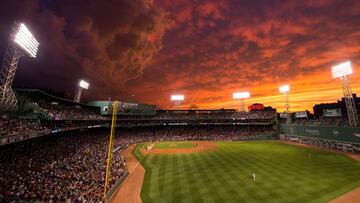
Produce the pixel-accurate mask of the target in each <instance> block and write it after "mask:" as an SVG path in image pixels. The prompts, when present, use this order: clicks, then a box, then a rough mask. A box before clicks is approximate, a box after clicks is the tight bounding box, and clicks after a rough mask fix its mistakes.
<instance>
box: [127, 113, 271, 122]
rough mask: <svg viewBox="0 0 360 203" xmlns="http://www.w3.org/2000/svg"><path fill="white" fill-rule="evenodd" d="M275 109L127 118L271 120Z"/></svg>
mask: <svg viewBox="0 0 360 203" xmlns="http://www.w3.org/2000/svg"><path fill="white" fill-rule="evenodd" d="M275 115H276V114H275V112H274V111H250V112H223V113H157V114H156V115H154V116H142V117H141V116H127V117H124V118H123V119H125V120H165V121H166V120H177V121H190V120H213V121H214V120H215V121H216V120H217V121H221V120H271V119H273V118H274V117H275Z"/></svg>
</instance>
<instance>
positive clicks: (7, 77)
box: [0, 22, 40, 111]
mask: <svg viewBox="0 0 360 203" xmlns="http://www.w3.org/2000/svg"><path fill="white" fill-rule="evenodd" d="M39 45H40V43H39V42H38V41H37V40H36V39H35V37H34V36H33V34H32V33H31V32H30V30H29V29H28V28H27V27H26V25H25V24H24V23H17V22H15V23H14V25H13V27H12V31H11V33H10V40H9V45H8V47H7V49H6V53H5V57H4V60H3V63H2V65H1V70H0V111H1V110H2V111H14V110H16V109H17V103H18V101H17V98H16V96H15V93H14V91H13V89H12V84H13V80H14V77H15V73H16V69H17V65H18V62H19V58H20V57H22V56H24V55H28V56H30V57H32V58H35V57H36V54H37V51H38V48H39Z"/></svg>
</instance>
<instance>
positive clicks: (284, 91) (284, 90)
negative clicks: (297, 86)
mask: <svg viewBox="0 0 360 203" xmlns="http://www.w3.org/2000/svg"><path fill="white" fill-rule="evenodd" d="M289 91H290V85H283V86H280V87H279V92H280V93H282V94H284V96H285V113H286V122H287V123H291V115H290V104H289V94H288V93H289Z"/></svg>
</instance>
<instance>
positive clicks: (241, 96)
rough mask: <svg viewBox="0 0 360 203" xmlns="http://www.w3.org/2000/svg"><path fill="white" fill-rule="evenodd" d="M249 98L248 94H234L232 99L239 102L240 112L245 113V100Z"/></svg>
mask: <svg viewBox="0 0 360 203" xmlns="http://www.w3.org/2000/svg"><path fill="white" fill-rule="evenodd" d="M247 98H250V92H234V93H233V99H236V100H240V111H246V108H245V99H247Z"/></svg>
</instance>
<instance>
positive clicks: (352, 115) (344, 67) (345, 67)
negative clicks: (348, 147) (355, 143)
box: [331, 61, 359, 127]
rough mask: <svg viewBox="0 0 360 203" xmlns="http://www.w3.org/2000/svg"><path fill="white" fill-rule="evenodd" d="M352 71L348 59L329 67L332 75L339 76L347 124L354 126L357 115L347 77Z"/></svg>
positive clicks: (356, 123)
mask: <svg viewBox="0 0 360 203" xmlns="http://www.w3.org/2000/svg"><path fill="white" fill-rule="evenodd" d="M352 73H353V71H352V68H351V62H350V61H347V62H344V63H341V64H339V65H336V66H333V67H332V68H331V74H332V77H333V78H340V81H341V85H342V89H343V93H344V98H345V104H346V110H347V115H348V119H349V124H350V126H353V127H356V126H359V118H358V117H357V113H356V107H355V101H354V98H353V96H352V91H351V87H350V84H349V79H348V77H347V76H348V75H351V74H352Z"/></svg>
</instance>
